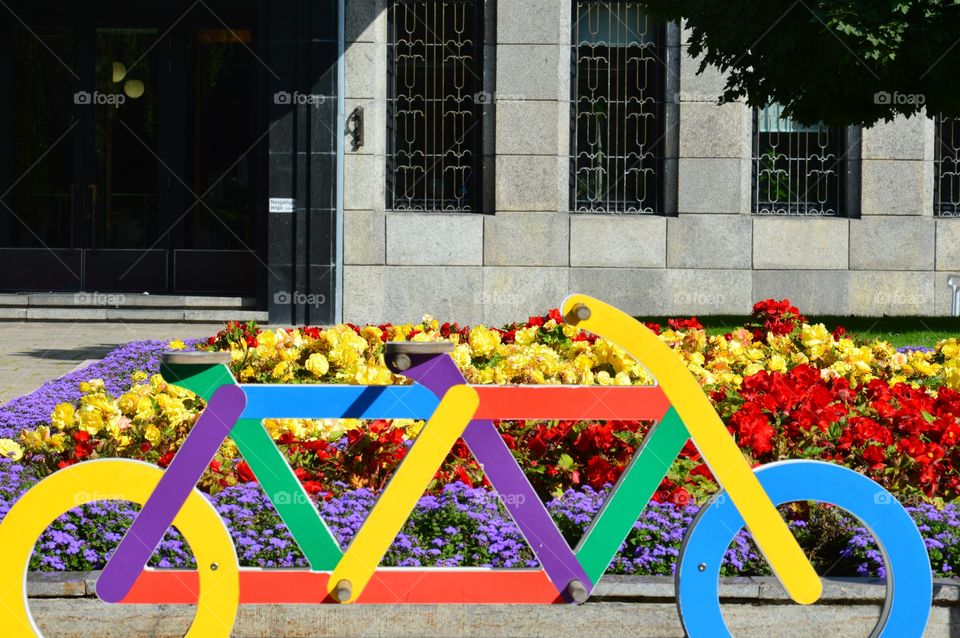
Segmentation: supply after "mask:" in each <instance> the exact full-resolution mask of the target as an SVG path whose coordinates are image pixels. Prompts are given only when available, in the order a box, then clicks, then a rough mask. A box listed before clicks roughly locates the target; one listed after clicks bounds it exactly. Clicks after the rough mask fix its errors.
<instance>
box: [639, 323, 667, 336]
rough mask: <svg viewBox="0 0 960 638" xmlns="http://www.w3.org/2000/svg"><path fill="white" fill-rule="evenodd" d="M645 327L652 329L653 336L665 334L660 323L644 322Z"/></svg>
mask: <svg viewBox="0 0 960 638" xmlns="http://www.w3.org/2000/svg"><path fill="white" fill-rule="evenodd" d="M643 325H645V326H646V327H647V328H649V329H650V331H651V332H653V334H655V335H657V336H659V335H660V333H661V332H663V328H661V327H660V324H659V323H654V322H653V321H644V322H643Z"/></svg>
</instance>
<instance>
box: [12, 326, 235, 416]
mask: <svg viewBox="0 0 960 638" xmlns="http://www.w3.org/2000/svg"><path fill="white" fill-rule="evenodd" d="M222 327H223V324H221V323H211V324H196V323H122V322H110V323H87V322H79V323H73V324H71V323H64V322H57V323H46V322H36V321H31V322H0V405H2V404H4V403H6V402H7V401H9V400H10V399H13V398H15V397H18V396H21V395H24V394H27V393H28V392H30V391H32V390H34V389H36V388H37V387H38V386H40V385H41V384H42V383H43V382H44V381H46V380H48V379H54V378H56V377H59V376H62V375H64V374H66V373H68V372H70V371H71V370H73V369H74V368H76V367H77V366H78V365H80V364H81V363H83V362H84V361H87V360H90V359H101V358H103V356H104V355H106V354H107V353H108V352H110V351H111V350H113V349H114V348H116V347H117V346H118V345H120V344H123V343H127V342H128V341H136V340H139V339H178V338H179V339H185V338H189V337H208V336H210V335H212V334H214V333H216V332H217V330H219V329H220V328H222Z"/></svg>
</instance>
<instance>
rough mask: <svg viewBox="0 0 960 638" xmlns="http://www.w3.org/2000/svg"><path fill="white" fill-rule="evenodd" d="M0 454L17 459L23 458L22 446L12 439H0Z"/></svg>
mask: <svg viewBox="0 0 960 638" xmlns="http://www.w3.org/2000/svg"><path fill="white" fill-rule="evenodd" d="M0 456H2V457H5V458H8V459H13V460H14V461H19V460H20V459H22V458H23V448H22V447H20V444H19V443H17V442H16V441H14V440H13V439H0Z"/></svg>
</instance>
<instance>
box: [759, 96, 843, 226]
mask: <svg viewBox="0 0 960 638" xmlns="http://www.w3.org/2000/svg"><path fill="white" fill-rule="evenodd" d="M753 130H754V142H753V210H754V212H755V213H758V214H761V215H821V216H839V215H843V214H849V211H847V210H845V209H847V208H848V207H847V202H846V199H845V198H846V182H847V179H846V178H847V172H848V162H847V156H848V144H847V143H846V136H847V134H846V130H845V129H843V128H838V127H830V126H826V125H823V124H817V125H815V126H804V125H801V124H799V123H797V122H794V121H793V120H791V119H790V118H788V117H786V116H785V115H784V114H783V111H782V107H780V106H779V105H777V104H774V105H771V106H768V107H766V108H763V109H758V110H756V111H754V125H753ZM858 147H859V145H858Z"/></svg>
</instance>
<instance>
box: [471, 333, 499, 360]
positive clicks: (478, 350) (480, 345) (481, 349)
mask: <svg viewBox="0 0 960 638" xmlns="http://www.w3.org/2000/svg"><path fill="white" fill-rule="evenodd" d="M499 345H500V333H499V332H497V331H495V330H490V329H489V328H487V327H486V326H475V327H474V328H471V330H470V347H471V348H472V349H473V353H474V354H475V355H477V356H480V357H489V356H490V355H492V354H493V353H494V352H495V351H496V349H497V346H499Z"/></svg>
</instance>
